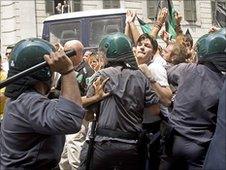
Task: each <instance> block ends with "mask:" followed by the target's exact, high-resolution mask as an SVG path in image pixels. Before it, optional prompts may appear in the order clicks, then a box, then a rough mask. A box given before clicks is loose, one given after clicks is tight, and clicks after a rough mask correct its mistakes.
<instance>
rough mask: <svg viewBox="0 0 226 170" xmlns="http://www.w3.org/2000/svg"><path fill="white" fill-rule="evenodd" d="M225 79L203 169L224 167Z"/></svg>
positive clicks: (225, 139)
mask: <svg viewBox="0 0 226 170" xmlns="http://www.w3.org/2000/svg"><path fill="white" fill-rule="evenodd" d="M225 148H226V80H225V81H224V86H223V89H222V91H221V92H220V99H219V106H218V112H217V124H216V130H215V132H214V136H213V139H212V141H211V143H210V146H209V149H208V152H207V155H206V159H205V163H204V169H205V170H212V169H219V170H220V169H226V150H225Z"/></svg>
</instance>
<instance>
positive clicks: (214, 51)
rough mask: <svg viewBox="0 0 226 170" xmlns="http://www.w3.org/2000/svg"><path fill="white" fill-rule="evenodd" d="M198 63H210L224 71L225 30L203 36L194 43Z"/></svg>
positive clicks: (225, 53)
mask: <svg viewBox="0 0 226 170" xmlns="http://www.w3.org/2000/svg"><path fill="white" fill-rule="evenodd" d="M196 51H197V55H198V61H199V63H203V62H210V63H212V64H214V65H215V66H216V67H217V68H218V70H220V71H226V29H225V28H223V29H220V30H219V31H217V32H215V33H210V34H206V35H203V36H202V37H200V38H199V39H198V41H197V42H196Z"/></svg>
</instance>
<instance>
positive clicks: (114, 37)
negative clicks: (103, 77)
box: [99, 33, 137, 68]
mask: <svg viewBox="0 0 226 170" xmlns="http://www.w3.org/2000/svg"><path fill="white" fill-rule="evenodd" d="M99 51H101V52H103V53H104V54H105V55H106V58H107V61H108V62H109V63H118V64H123V63H124V64H126V66H128V67H133V68H137V63H136V59H135V56H134V54H133V51H132V44H131V41H130V39H129V38H128V37H127V36H125V35H124V34H122V33H112V34H108V35H107V36H106V37H104V38H103V39H102V40H101V42H100V45H99Z"/></svg>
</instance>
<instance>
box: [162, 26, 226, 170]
mask: <svg viewBox="0 0 226 170" xmlns="http://www.w3.org/2000/svg"><path fill="white" fill-rule="evenodd" d="M196 49H197V55H198V63H197V64H185V63H183V64H179V65H176V66H174V67H172V68H170V69H169V70H168V79H169V82H170V83H171V84H174V85H178V88H177V93H176V97H175V101H174V106H173V110H172V113H171V114H170V115H169V125H168V126H166V127H164V128H162V129H164V130H163V131H162V136H163V140H162V141H164V142H165V143H164V145H163V146H164V153H163V155H162V157H161V164H160V169H192V170H193V169H200V170H201V169H202V168H203V163H204V158H205V155H206V151H207V149H208V146H209V143H210V141H211V138H212V136H213V133H214V130H215V123H216V115H217V107H218V100H219V94H220V91H221V89H222V85H223V74H222V72H225V71H226V29H225V28H224V29H222V30H220V31H218V32H216V33H212V34H207V35H204V36H202V37H201V38H199V40H198V41H197V43H196ZM180 163H183V167H180V168H179V167H178V165H179V164H180ZM175 165H176V166H175Z"/></svg>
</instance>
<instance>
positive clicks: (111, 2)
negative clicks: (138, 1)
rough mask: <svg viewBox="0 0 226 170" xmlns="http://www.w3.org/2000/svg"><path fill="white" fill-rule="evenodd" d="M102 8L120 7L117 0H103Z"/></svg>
mask: <svg viewBox="0 0 226 170" xmlns="http://www.w3.org/2000/svg"><path fill="white" fill-rule="evenodd" d="M103 8H104V9H110V8H120V1H119V0H103Z"/></svg>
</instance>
